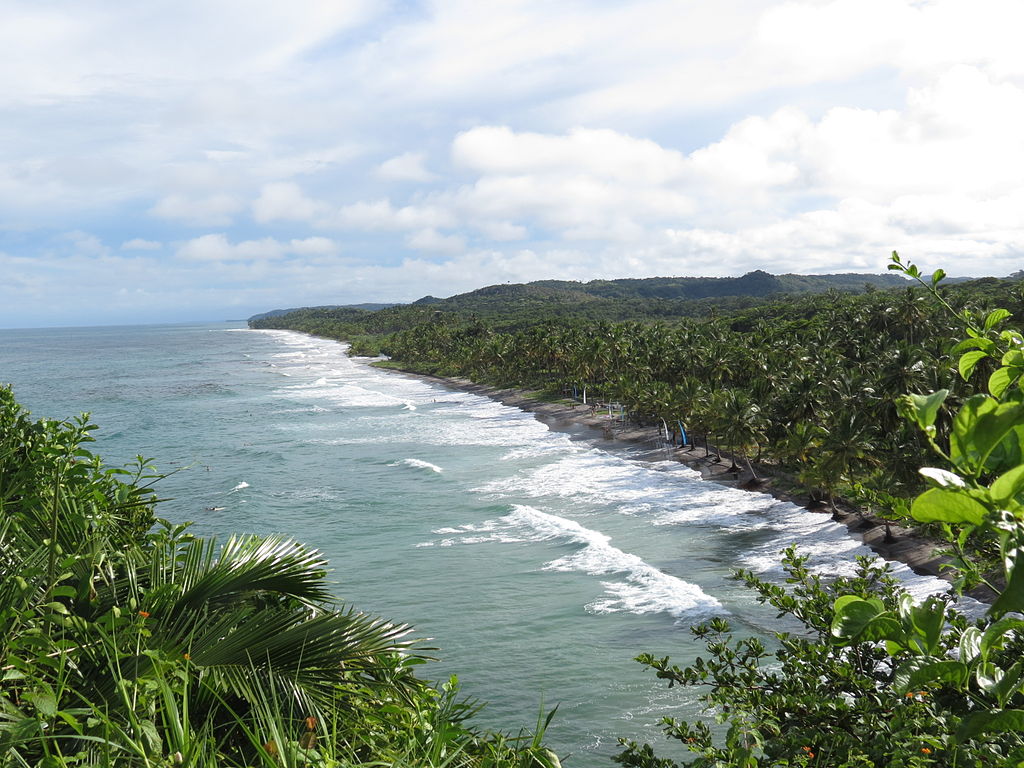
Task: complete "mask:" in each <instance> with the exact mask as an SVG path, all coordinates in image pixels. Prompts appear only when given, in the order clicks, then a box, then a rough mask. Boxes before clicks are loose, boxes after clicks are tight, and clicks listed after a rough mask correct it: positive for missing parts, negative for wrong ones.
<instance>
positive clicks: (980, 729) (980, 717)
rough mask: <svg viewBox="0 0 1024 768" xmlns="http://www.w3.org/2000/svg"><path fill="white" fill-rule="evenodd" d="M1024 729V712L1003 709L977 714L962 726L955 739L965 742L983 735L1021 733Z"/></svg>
mask: <svg viewBox="0 0 1024 768" xmlns="http://www.w3.org/2000/svg"><path fill="white" fill-rule="evenodd" d="M1021 729H1024V710H1020V709H1003V710H998V709H995V710H991V711H989V712H975V713H974V714H973V715H971V716H970V717H968V718H967V719H966V720H964V722H963V723H962V724H961V725H960V728H959V730H957V732H956V736H955V739H956V741H958V742H961V743H963V742H965V741H968V740H969V739H973V738H974V737H975V736H980V735H981V734H983V733H998V732H1001V731H1019V730H1021Z"/></svg>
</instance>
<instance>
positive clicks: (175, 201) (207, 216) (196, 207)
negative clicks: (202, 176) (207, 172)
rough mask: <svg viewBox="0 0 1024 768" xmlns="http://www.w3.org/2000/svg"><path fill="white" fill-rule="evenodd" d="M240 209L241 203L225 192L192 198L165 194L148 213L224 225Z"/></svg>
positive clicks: (197, 223) (180, 219)
mask: <svg viewBox="0 0 1024 768" xmlns="http://www.w3.org/2000/svg"><path fill="white" fill-rule="evenodd" d="M241 210H242V203H241V202H240V201H239V200H238V199H237V198H235V197H233V196H231V195H226V194H219V195H210V196H209V197H202V198H193V197H187V196H185V195H167V196H166V197H163V198H161V199H160V200H158V201H157V203H156V205H154V206H153V207H152V208H151V209H150V211H149V212H150V213H151V214H152V215H154V216H157V217H159V218H161V219H176V220H179V221H182V222H185V223H187V224H195V225H198V226H210V227H218V226H226V225H228V224H230V223H231V222H232V221H233V220H234V215H235V214H236V213H238V212H239V211H241Z"/></svg>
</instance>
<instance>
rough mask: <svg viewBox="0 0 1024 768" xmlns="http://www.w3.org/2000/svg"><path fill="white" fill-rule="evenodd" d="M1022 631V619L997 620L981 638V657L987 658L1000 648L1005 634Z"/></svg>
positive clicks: (1023, 625) (1023, 628) (1023, 627)
mask: <svg viewBox="0 0 1024 768" xmlns="http://www.w3.org/2000/svg"><path fill="white" fill-rule="evenodd" d="M1020 630H1024V619H1014V618H1006V619H999V621H997V622H995V623H994V624H992V625H991V626H989V627H988V629H986V630H985V634H984V635H982V638H981V645H980V651H981V657H982V658H988V654H989V653H990V652H991V651H992V650H993V649H995V648H1001V647H1002V644H1003V638H1004V636H1005V635H1006V633H1007V632H1013V631H1020Z"/></svg>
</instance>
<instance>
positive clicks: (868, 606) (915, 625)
mask: <svg viewBox="0 0 1024 768" xmlns="http://www.w3.org/2000/svg"><path fill="white" fill-rule="evenodd" d="M893 260H894V263H893V266H894V267H895V268H897V269H899V270H901V271H904V272H906V273H907V274H909V275H910V276H912V277H915V278H918V279H920V280H921V281H922V283H923V284H924V285H925V286H926V287H927V288H928V289H929V290H930V292H931V293H932V294H933V295H934V297H935V298H937V299H938V301H939V304H940V305H941V306H943V307H944V308H945V309H946V310H947V311H949V313H950V315H951V316H952V317H953V318H954V319H955V320H956V321H957V322H959V323H961V324H962V326H963V329H964V331H965V333H966V338H964V339H963V340H962V341H960V342H959V343H958V344H956V345H955V346H954V347H953V349H952V350H951V352H952V354H954V355H955V356H956V357H957V367H958V371H959V374H960V376H961V377H962V378H963V379H965V380H966V379H970V378H971V377H972V376H973V377H977V376H978V375H979V372H980V371H981V370H983V369H981V368H980V366H981V365H982V364H987V365H986V366H985V369H984V370H986V371H987V373H988V375H987V376H986V377H985V380H984V381H983V382H982V384H981V387H980V389H981V391H979V392H977V393H976V394H973V395H971V396H970V397H968V398H966V399H964V400H962V401H961V402H960V403H959V404H957V405H956V406H950V405H949V397H950V391H949V390H948V389H940V390H937V391H935V392H930V393H926V394H909V395H903V396H901V397H900V398H899V399H898V402H897V406H898V408H899V410H900V412H901V413H902V415H903V416H904V417H905V418H906V419H907V421H908V422H910V423H912V424H913V425H914V426H915V428H916V429H918V430H919V431H920V433H921V435H922V436H923V438H924V440H925V441H926V442H927V443H928V445H929V447H930V449H931V451H932V453H933V456H934V458H935V459H936V460H937V463H939V464H941V465H942V466H927V467H923V468H921V469H920V475H921V477H922V478H923V479H924V481H925V482H926V484H927V486H928V487H927V489H926V490H924V491H923V492H922V493H921V494H919V495H918V496H917V497H916V498H915V499H914V500H913V503H912V505H911V508H910V514H911V515H912V516H913V517H914V519H916V520H918V521H920V522H925V523H931V524H937V525H941V526H943V527H944V528H945V529H946V530H948V531H949V532H950V534H951V536H952V537H955V538H956V539H957V540H958V541H960V542H963V541H964V540H966V538H967V537H968V536H969V535H970V534H971V533H972V532H983V533H985V534H987V535H988V536H990V537H992V538H993V539H994V540H995V541H996V544H997V550H998V555H999V557H998V562H999V564H1000V567H999V568H998V570H997V572H996V573H995V574H994V577H993V578H992V579H991V580H990V581H989V586H990V587H991V588H992V590H993V594H994V599H993V600H992V602H991V604H990V605H988V606H986V607H985V609H984V611H982V612H981V615H980V616H979V617H978V618H976V619H975V620H973V621H971V620H968V619H967V618H965V617H964V616H963V615H962V614H961V613H959V612H958V611H957V610H956V606H955V605H954V604H953V601H954V597H953V596H952V595H951V594H948V595H940V596H933V597H929V598H927V599H925V600H923V601H917V600H915V599H914V598H913V597H911V596H910V595H909V594H907V593H906V592H904V591H902V590H901V589H900V588H899V586H898V584H897V583H896V582H895V581H894V580H893V579H892V578H891V577H890V576H889V575H888V574H887V569H886V568H884V567H879V566H878V565H876V564H872V563H869V562H868V561H866V560H862V561H860V562H859V567H858V572H857V574H856V575H855V577H854V578H839V579H829V580H826V579H824V578H822V576H821V575H820V574H816V573H814V572H813V571H812V570H811V569H810V568H809V567H808V565H807V561H806V558H804V557H801V556H799V555H798V554H797V553H796V552H795V550H793V549H790V550H789V551H787V552H786V554H785V558H784V564H785V568H786V572H787V574H788V578H787V580H786V581H787V584H788V587H783V586H780V585H776V584H769V583H767V582H765V581H764V580H762V579H759V578H757V577H755V576H753V575H752V574H749V573H745V572H740V574H739V577H740V578H742V579H744V580H745V581H746V583H747V584H748V585H749V586H750V587H751V588H753V589H754V590H756V592H757V594H758V597H759V599H760V600H761V601H762V602H765V603H767V604H769V605H770V606H772V607H773V608H775V609H776V610H778V611H779V614H780V616H789V617H791V618H792V619H795V620H796V621H797V622H798V624H799V626H800V627H801V630H800V631H798V632H788V633H784V632H780V633H778V634H777V635H776V639H777V641H778V648H777V649H776V650H775V651H774V652H771V651H769V650H768V649H767V648H766V647H765V646H764V644H762V643H761V642H759V641H757V640H755V639H737V638H736V637H735V636H734V635H733V633H732V631H731V628H730V626H729V624H728V622H726V621H723V620H721V619H718V620H714V621H711V622H707V623H705V624H702V625H700V626H698V627H694V628H693V629H692V630H691V631H692V632H693V633H694V634H695V635H696V636H697V637H698V638H700V639H701V640H703V641H704V642H705V643H706V649H707V652H708V654H709V658H707V659H704V658H700V659H698V660H697V662H696V663H695V664H693V665H691V666H689V667H685V668H680V667H677V666H674V665H672V664H671V662H670V660H669V658H668V657H661V658H658V657H655V656H654V655H651V654H644V655H642V656H640V657H638V661H640V662H641V663H642V664H644V665H645V666H647V667H648V668H650V669H652V670H654V672H655V674H656V675H657V676H658V678H660V679H664V680H667V681H668V683H669V685H683V686H692V687H696V688H699V689H701V690H703V691H704V692H703V693H702V700H703V701H704V703H705V705H706V706H707V708H708V710H709V712H711V713H713V715H714V717H715V718H716V719H717V720H718V721H719V722H720V723H722V724H723V725H725V726H726V728H725V729H724V738H716V736H719V734H716V733H715V732H714V731H713V730H712V729H711V728H710V727H709V726H708V724H707V723H704V722H697V723H687V722H679V721H676V720H674V719H672V718H666V719H665V720H664V727H665V732H666V735H667V736H668V737H669V738H671V739H674V740H676V741H679V742H681V743H682V745H683V746H684V747H685V749H686V751H687V752H689V753H690V754H691V755H696V757H693V759H691V760H690V761H689V762H688V763H686V764H687V765H691V766H700V767H702V768H703V767H710V766H739V767H742V768H752V767H753V766H796V765H800V766H811V765H816V766H836V767H837V768H839V767H842V768H847V767H851V768H852V766H865V767H866V766H958V767H960V766H1022V765H1024V661H1022V652H1024V618H1022V614H1021V612H1022V611H1024V335H1022V332H1021V331H1020V330H1019V329H1017V328H1005V327H1003V323H1004V322H1005V321H1006V320H1007V319H1008V318H1009V317H1010V313H1009V312H1008V311H1007V310H1005V309H1002V308H997V309H995V310H992V311H990V312H988V313H986V314H984V315H979V314H976V313H974V312H972V311H970V310H966V309H962V310H955V309H953V307H951V306H950V305H949V304H948V303H947V302H946V301H945V299H944V298H943V296H942V295H941V293H940V292H939V290H938V289H939V285H940V283H941V280H942V275H941V272H940V273H937V274H936V275H934V276H933V278H932V279H931V280H929V281H925V280H924V279H923V276H922V275H921V273H920V272H919V270H918V269H917V268H916V267H915V266H914V265H912V264H903V263H902V262H901V261H900V260H899V258H898V257H897V256H896V255H895V254H894V259H893ZM944 409H948V410H946V411H945V413H944ZM943 416H945V417H947V418H948V422H947V423H948V428H947V429H945V430H941V431H940V429H939V424H940V422H941V421H942V417H943ZM958 565H959V569H960V571H961V572H964V571H968V572H970V571H975V572H976V571H977V570H978V567H977V564H976V563H971V562H969V561H968V560H967V559H964V560H962V561H961V562H960V563H959V564H958ZM624 743H625V742H624ZM625 746H626V750H625V751H624V752H623V753H622V754H621V755H619V756H618V757H617V758H616V759H617V761H618V762H619V763H621V764H623V765H627V766H636V767H638V768H639V767H640V766H643V768H670V766H675V765H676V763H675V761H673V760H671V759H667V758H659V757H657V756H656V755H655V753H654V750H653V749H652V748H651V747H650V746H649V745H642V746H641V745H638V744H636V743H625Z"/></svg>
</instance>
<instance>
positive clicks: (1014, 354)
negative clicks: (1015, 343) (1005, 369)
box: [999, 349, 1024, 368]
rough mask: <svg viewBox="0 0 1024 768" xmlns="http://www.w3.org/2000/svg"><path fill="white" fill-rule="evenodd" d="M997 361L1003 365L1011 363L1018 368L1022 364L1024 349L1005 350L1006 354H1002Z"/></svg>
mask: <svg viewBox="0 0 1024 768" xmlns="http://www.w3.org/2000/svg"><path fill="white" fill-rule="evenodd" d="M999 362H1000V363H1002V364H1003V365H1012V366H1016V367H1018V368H1019V367H1021V366H1024V351H1022V350H1020V349H1010V350H1007V352H1006V354H1005V355H1003V359H1002V360H1000V361H999Z"/></svg>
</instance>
